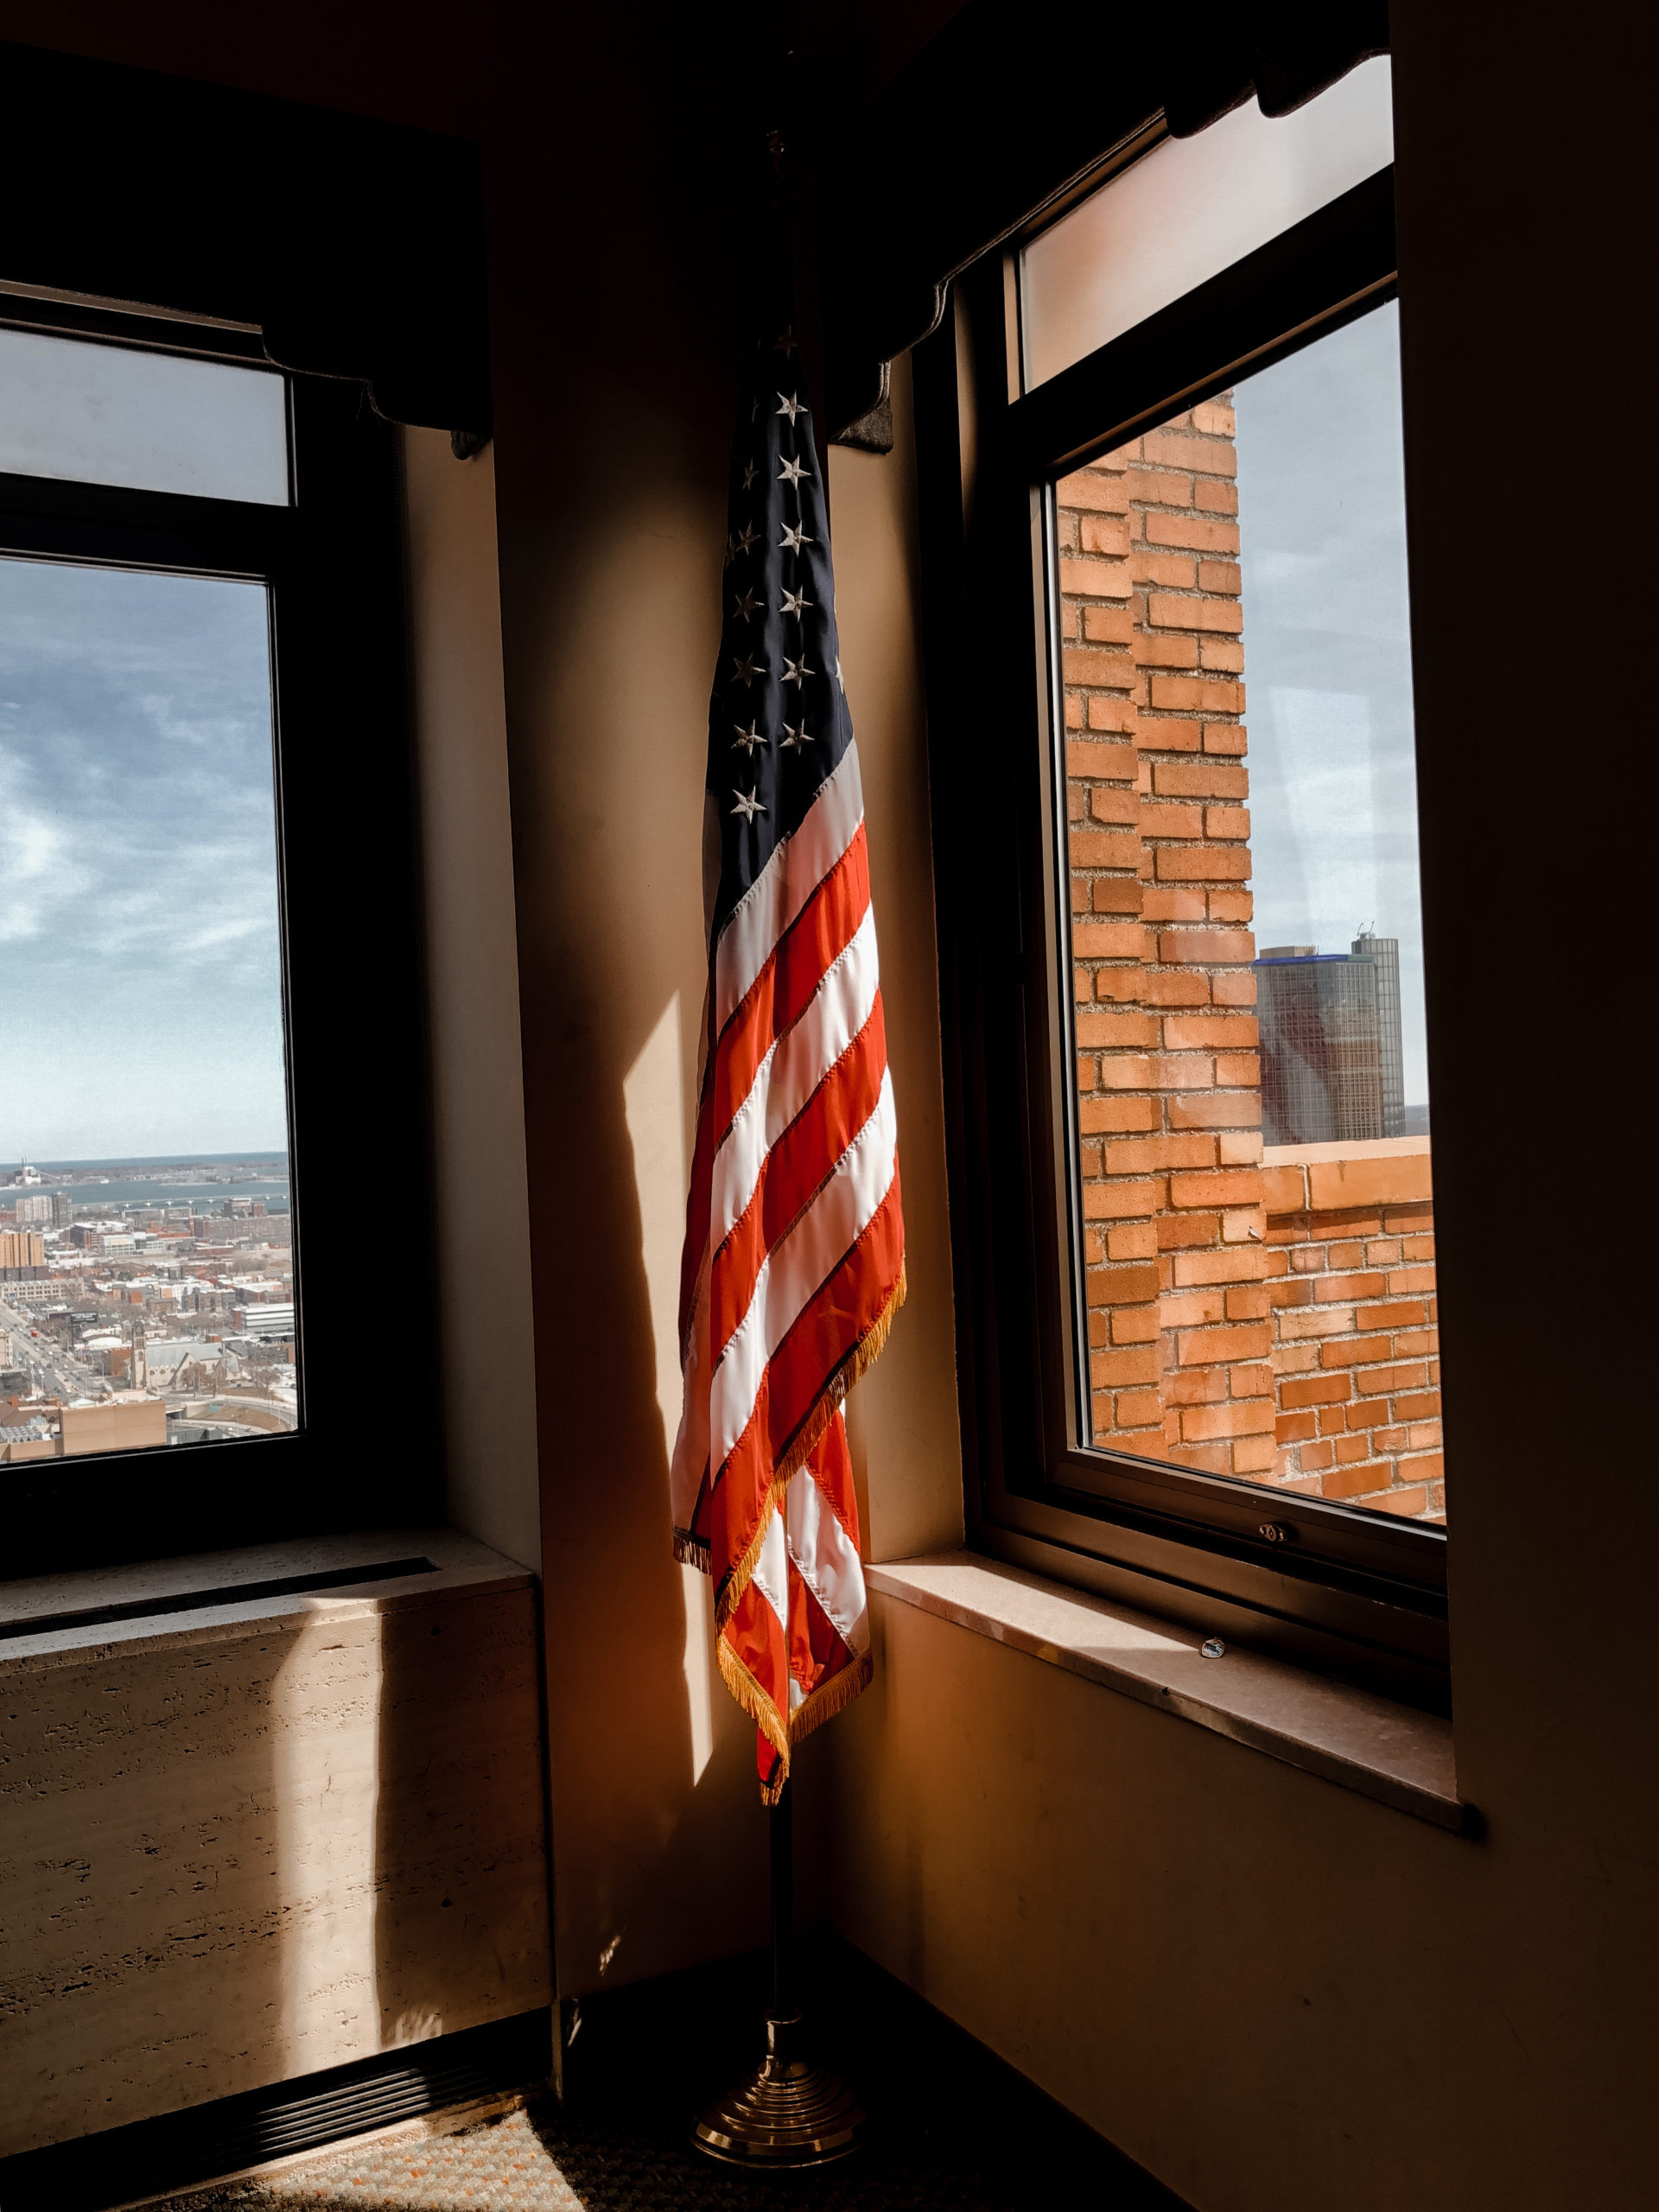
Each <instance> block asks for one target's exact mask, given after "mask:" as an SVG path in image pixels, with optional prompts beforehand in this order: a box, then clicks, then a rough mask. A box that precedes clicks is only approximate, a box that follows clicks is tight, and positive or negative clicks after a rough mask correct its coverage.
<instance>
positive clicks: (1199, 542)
mask: <svg viewBox="0 0 1659 2212" xmlns="http://www.w3.org/2000/svg"><path fill="white" fill-rule="evenodd" d="M1146 525H1147V544H1148V545H1190V546H1192V548H1193V549H1194V550H1196V551H1198V552H1200V553H1236V552H1237V550H1238V524H1236V523H1229V522H1213V521H1209V520H1200V519H1198V518H1197V517H1194V516H1191V515H1160V514H1152V515H1147V518H1146Z"/></svg>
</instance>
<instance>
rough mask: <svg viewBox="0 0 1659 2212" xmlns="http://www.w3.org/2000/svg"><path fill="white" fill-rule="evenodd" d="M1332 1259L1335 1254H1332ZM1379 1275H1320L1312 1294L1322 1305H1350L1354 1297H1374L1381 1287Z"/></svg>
mask: <svg viewBox="0 0 1659 2212" xmlns="http://www.w3.org/2000/svg"><path fill="white" fill-rule="evenodd" d="M1335 1257H1336V1255H1335V1254H1334V1253H1332V1258H1333V1259H1334V1258H1335ZM1383 1281H1384V1279H1383V1276H1381V1275H1351V1274H1341V1275H1321V1276H1320V1277H1319V1281H1318V1282H1317V1283H1315V1285H1314V1286H1313V1295H1314V1296H1315V1298H1317V1299H1318V1300H1319V1303H1320V1304H1321V1305H1322V1306H1334V1305H1351V1304H1352V1303H1353V1301H1354V1300H1356V1299H1359V1298H1375V1297H1376V1296H1377V1295H1378V1294H1379V1293H1380V1292H1381V1291H1382V1289H1383Z"/></svg>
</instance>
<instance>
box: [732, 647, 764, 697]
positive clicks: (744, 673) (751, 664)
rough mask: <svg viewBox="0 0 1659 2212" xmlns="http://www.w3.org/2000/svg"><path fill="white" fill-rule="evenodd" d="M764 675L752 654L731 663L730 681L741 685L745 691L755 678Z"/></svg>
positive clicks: (762, 669)
mask: <svg viewBox="0 0 1659 2212" xmlns="http://www.w3.org/2000/svg"><path fill="white" fill-rule="evenodd" d="M765 674H766V670H765V669H764V668H762V667H761V666H760V663H759V662H758V661H757V660H756V659H755V658H754V655H753V653H748V654H746V655H745V657H744V658H742V659H741V660H734V662H733V663H732V681H733V683H741V684H742V686H743V687H744V689H745V690H747V689H748V687H749V685H750V684H752V683H753V682H754V679H755V677H757V676H764V675H765Z"/></svg>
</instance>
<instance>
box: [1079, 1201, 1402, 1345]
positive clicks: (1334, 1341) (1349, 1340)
mask: <svg viewBox="0 0 1659 2212" xmlns="http://www.w3.org/2000/svg"><path fill="white" fill-rule="evenodd" d="M1088 1196H1089V1194H1088V1192H1086V1191H1085V1192H1084V1209H1085V1211H1086V1210H1087V1206H1088ZM1125 1211H1127V1208H1126V1209H1125ZM1388 1355H1389V1339H1388V1338H1386V1337H1337V1338H1327V1339H1326V1341H1325V1343H1324V1344H1321V1345H1320V1346H1319V1364H1320V1366H1321V1367H1362V1366H1363V1365H1364V1364H1365V1363H1366V1362H1367V1361H1368V1360H1373V1359H1386V1358H1387V1357H1388Z"/></svg>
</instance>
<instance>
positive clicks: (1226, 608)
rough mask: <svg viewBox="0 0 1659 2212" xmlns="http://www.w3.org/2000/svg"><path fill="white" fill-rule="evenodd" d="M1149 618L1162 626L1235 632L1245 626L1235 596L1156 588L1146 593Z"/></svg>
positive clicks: (1230, 633)
mask: <svg viewBox="0 0 1659 2212" xmlns="http://www.w3.org/2000/svg"><path fill="white" fill-rule="evenodd" d="M1147 620H1148V621H1149V622H1151V623H1153V624H1154V626H1156V627H1157V628H1159V629H1160V630H1214V631H1217V632H1221V633H1223V634H1224V635H1226V636H1232V635H1234V634H1235V633H1236V632H1238V631H1240V630H1242V629H1243V626H1244V617H1243V610H1242V609H1241V608H1240V607H1239V604H1238V602H1237V601H1236V600H1232V599H1211V598H1208V597H1201V596H1199V595H1198V594H1193V595H1192V596H1190V597H1189V596H1187V595H1185V594H1176V593H1174V592H1164V591H1154V592H1149V593H1148V594H1147Z"/></svg>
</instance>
